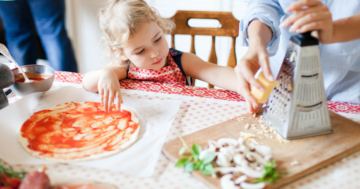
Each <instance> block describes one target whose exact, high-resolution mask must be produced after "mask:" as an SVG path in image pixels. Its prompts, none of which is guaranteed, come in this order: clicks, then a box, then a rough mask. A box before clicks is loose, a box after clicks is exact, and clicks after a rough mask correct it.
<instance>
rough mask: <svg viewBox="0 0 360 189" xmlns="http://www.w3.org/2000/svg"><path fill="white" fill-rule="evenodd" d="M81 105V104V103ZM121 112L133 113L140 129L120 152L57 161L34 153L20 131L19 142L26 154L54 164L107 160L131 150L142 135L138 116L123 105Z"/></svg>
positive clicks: (132, 117)
mask: <svg viewBox="0 0 360 189" xmlns="http://www.w3.org/2000/svg"><path fill="white" fill-rule="evenodd" d="M80 103H81V102H80ZM56 108H58V106H56V107H53V108H49V109H50V110H53V109H56ZM121 110H127V111H129V112H130V113H131V121H132V122H135V123H137V124H138V125H139V126H138V128H137V129H136V130H135V132H134V133H133V134H132V135H131V137H130V139H129V141H127V142H126V143H124V144H123V145H122V146H120V149H118V150H114V151H110V152H103V153H100V154H94V155H90V156H88V157H85V158H76V159H69V160H61V159H56V158H51V157H44V156H41V152H37V151H34V150H31V149H30V148H29V147H28V145H29V142H28V139H27V138H24V137H22V135H21V131H20V134H19V137H18V139H19V142H20V144H21V146H22V147H23V148H24V149H25V151H26V152H28V153H29V154H30V155H32V156H34V157H37V158H40V159H44V160H49V161H53V162H58V163H69V162H79V161H89V160H96V159H101V158H105V157H109V156H112V155H114V154H117V153H119V152H121V151H123V150H125V149H127V148H129V147H130V146H131V145H132V144H134V143H135V142H136V140H137V139H138V137H139V133H140V123H139V119H138V117H137V116H136V114H135V113H134V112H133V111H131V110H129V109H127V108H126V107H124V106H123V105H122V106H121Z"/></svg>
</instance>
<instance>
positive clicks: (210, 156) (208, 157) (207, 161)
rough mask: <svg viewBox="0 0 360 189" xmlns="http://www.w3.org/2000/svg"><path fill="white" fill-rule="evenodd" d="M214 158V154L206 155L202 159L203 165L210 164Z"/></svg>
mask: <svg viewBox="0 0 360 189" xmlns="http://www.w3.org/2000/svg"><path fill="white" fill-rule="evenodd" d="M214 158H215V155H214V154H206V155H205V156H204V158H203V159H202V163H203V164H207V163H210V162H211V161H212V160H213V159H214Z"/></svg>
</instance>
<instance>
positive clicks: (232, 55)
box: [227, 37, 236, 68]
mask: <svg viewBox="0 0 360 189" xmlns="http://www.w3.org/2000/svg"><path fill="white" fill-rule="evenodd" d="M235 40H236V38H235V37H233V38H232V40H231V49H230V55H229V59H228V61H227V66H229V67H233V68H235V66H236V53H235Z"/></svg>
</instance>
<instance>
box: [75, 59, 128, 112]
mask: <svg viewBox="0 0 360 189" xmlns="http://www.w3.org/2000/svg"><path fill="white" fill-rule="evenodd" d="M126 75H127V73H126V67H124V68H117V67H115V66H113V65H111V64H109V65H106V66H104V67H102V68H100V69H96V70H93V71H90V72H88V73H86V74H85V76H84V78H83V81H82V86H83V88H84V89H85V90H87V91H90V92H95V93H96V92H98V93H99V95H100V102H101V104H102V105H103V106H104V108H105V110H107V111H111V107H112V105H113V104H114V102H115V99H117V103H116V105H117V106H116V107H117V109H118V110H120V107H121V103H122V98H121V92H120V83H119V80H122V79H125V78H126Z"/></svg>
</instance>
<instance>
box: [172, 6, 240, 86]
mask: <svg viewBox="0 0 360 189" xmlns="http://www.w3.org/2000/svg"><path fill="white" fill-rule="evenodd" d="M191 18H196V19H216V20H218V21H219V22H220V27H219V28H204V27H190V26H189V24H188V21H189V20H190V19H191ZM172 19H173V20H174V22H175V25H176V28H175V29H174V30H173V31H172V32H171V36H172V40H171V47H173V48H174V47H175V34H185V35H191V47H190V52H191V53H194V54H196V52H195V35H209V36H212V44H211V45H212V46H211V52H210V56H209V60H208V61H209V62H212V63H215V64H217V57H216V50H215V36H228V37H231V38H232V43H231V50H230V55H229V58H228V62H227V66H230V67H235V66H236V55H235V38H236V37H238V35H239V21H238V20H237V19H236V18H235V17H234V16H233V15H232V13H231V12H217V11H182V10H178V11H177V12H176V13H175V15H174V16H173V17H172ZM194 84H195V79H193V85H194ZM213 87H214V86H213V85H210V84H209V88H213Z"/></svg>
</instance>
